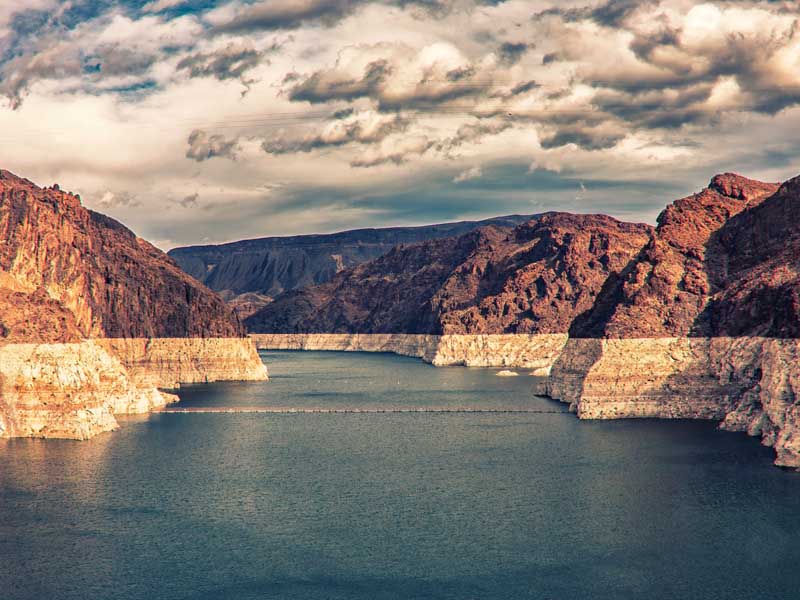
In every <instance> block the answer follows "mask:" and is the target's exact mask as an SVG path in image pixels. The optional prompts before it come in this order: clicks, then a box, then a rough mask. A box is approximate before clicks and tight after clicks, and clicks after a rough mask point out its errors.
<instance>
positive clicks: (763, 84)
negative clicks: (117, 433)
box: [0, 0, 800, 249]
mask: <svg viewBox="0 0 800 600" xmlns="http://www.w3.org/2000/svg"><path fill="white" fill-rule="evenodd" d="M799 104H800V4H799V3H797V2H794V1H792V2H789V1H787V2H781V1H772V2H770V1H762V2H749V1H733V0H729V1H718V2H708V3H701V2H693V1H689V0H663V1H659V0H638V1H634V0H599V1H598V0H594V1H592V0H574V1H573V0H560V1H556V2H548V1H543V0H542V1H539V0H506V1H503V0H2V2H0V140H1V142H0V143H1V144H2V145H0V149H1V150H0V168H4V169H8V170H10V171H13V172H15V173H17V174H18V175H22V176H24V177H27V178H29V179H31V180H33V181H34V182H36V183H38V184H40V185H51V184H52V183H58V184H59V185H60V186H61V187H62V188H63V189H67V190H70V191H73V192H75V193H79V194H80V195H81V198H82V200H83V203H84V204H85V205H86V206H88V207H89V208H92V209H95V210H98V211H100V212H104V213H106V214H109V215H111V216H113V217H115V218H117V219H119V220H120V221H122V222H123V223H125V224H126V225H128V226H129V227H131V228H132V229H133V230H134V231H136V232H137V233H138V234H139V235H141V236H142V237H144V238H146V239H149V240H150V241H152V242H153V243H155V244H156V245H158V246H159V247H161V248H163V249H169V248H172V247H175V246H181V245H187V244H206V243H217V242H225V241H232V240H237V239H242V238H252V237H261V236H267V235H290V234H299V233H312V232H323V233H324V232H332V231H339V230H343V229H351V228H357V227H376V226H394V225H415V224H425V223H433V222H442V221H452V220H461V219H476V218H484V217H489V216H494V215H500V214H511V213H521V214H532V213H539V212H543V211H548V210H564V211H570V212H581V213H587V212H590V213H598V212H600V213H607V214H610V215H612V216H614V217H617V218H619V219H624V220H633V221H645V222H651V223H653V222H655V219H656V216H657V214H658V212H659V211H660V210H661V209H662V208H663V206H664V205H665V204H666V203H668V202H669V201H670V200H673V199H675V198H679V197H682V196H685V195H687V194H689V193H691V192H693V191H697V190H699V189H701V188H702V187H704V186H705V185H706V184H707V183H708V181H709V179H710V178H711V176H713V175H714V174H715V173H718V172H726V171H733V172H738V173H741V174H743V175H746V176H749V177H753V178H757V179H763V180H769V181H779V180H785V179H788V178H789V177H792V176H795V175H797V174H799V173H800V160H799V159H800V137H798V135H797V132H799V131H800V106H798V105H799Z"/></svg>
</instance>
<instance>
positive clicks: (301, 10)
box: [206, 0, 365, 33]
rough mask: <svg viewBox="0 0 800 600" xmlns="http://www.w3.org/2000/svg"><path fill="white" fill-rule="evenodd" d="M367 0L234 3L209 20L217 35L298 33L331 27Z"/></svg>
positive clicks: (211, 14) (217, 11) (215, 12)
mask: <svg viewBox="0 0 800 600" xmlns="http://www.w3.org/2000/svg"><path fill="white" fill-rule="evenodd" d="M364 2H365V0H262V1H261V2H256V3H255V4H245V3H242V2H233V3H230V4H228V5H225V6H223V7H222V8H220V9H218V10H216V11H212V12H211V13H209V14H208V15H207V16H206V20H207V21H208V22H209V23H211V24H212V25H213V26H214V28H215V31H216V32H218V33H250V32H254V31H264V30H277V29H296V28H298V27H300V26H301V25H303V24H305V23H308V22H313V21H321V22H323V23H325V24H328V25H331V24H333V23H335V22H336V21H338V20H339V19H341V18H343V17H345V16H346V15H348V14H350V13H351V12H353V11H354V10H355V9H356V8H357V7H358V6H359V5H361V4H364Z"/></svg>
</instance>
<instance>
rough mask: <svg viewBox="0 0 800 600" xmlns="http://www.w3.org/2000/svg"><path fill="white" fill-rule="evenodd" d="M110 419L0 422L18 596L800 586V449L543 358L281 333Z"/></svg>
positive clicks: (700, 593)
mask: <svg viewBox="0 0 800 600" xmlns="http://www.w3.org/2000/svg"><path fill="white" fill-rule="evenodd" d="M261 356H262V358H263V360H264V361H265V362H266V363H267V364H268V366H269V370H270V376H271V381H269V382H244V383H212V384H195V385H187V386H184V387H183V388H182V389H181V391H180V393H179V395H180V398H181V401H180V402H179V403H178V404H174V405H170V406H169V407H167V409H165V410H164V411H162V412H157V413H151V414H148V415H138V416H122V417H120V418H119V421H120V425H121V428H120V429H119V430H118V431H116V432H114V433H105V434H101V435H99V436H97V437H95V438H93V439H91V440H88V441H83V442H76V441H67V440H41V439H0V597H2V598H4V600H18V599H19V600H21V599H41V598H58V599H60V600H72V599H76V600H77V599H81V600H83V599H85V598H115V599H122V600H134V599H145V598H146V599H151V600H152V599H156V598H157V599H159V600H163V599H167V600H169V599H175V600H178V599H208V600H212V599H213V600H217V599H221V600H227V599H237V600H239V599H251V598H252V599H256V598H258V599H263V598H275V599H281V600H285V599H287V600H291V599H298V600H300V599H302V600H323V599H324V600H331V599H333V600H338V599H348V600H350V599H359V600H361V599H364V600H381V599H398V600H400V599H403V600H405V599H416V598H437V599H448V600H450V599H452V600H469V599H475V600H477V599H481V600H495V599H496V600H507V599H566V598H570V599H582V598H586V599H589V598H591V599H593V600H605V599H608V600H612V599H613V600H617V599H620V598H648V599H656V600H658V599H664V600H667V599H673V598H702V599H705V600H715V599H720V600H721V599H737V600H740V599H746V598H771V599H783V598H786V599H787V600H788V599H789V598H794V597H796V596H794V594H795V593H796V591H797V590H798V589H800V570H798V569H797V565H798V564H800V544H798V543H797V540H798V539H800V473H795V472H790V471H787V470H781V469H778V468H775V467H774V466H772V461H773V458H774V457H773V451H772V450H771V449H770V448H765V447H763V446H761V445H760V444H759V441H758V439H756V438H751V437H748V436H746V435H744V434H737V433H728V432H723V431H719V430H717V429H716V428H715V425H714V424H713V423H710V422H699V421H685V420H679V421H656V420H619V421H579V420H578V419H577V418H576V417H575V416H574V415H572V414H570V413H568V412H567V410H566V406H565V405H563V404H560V403H558V402H555V401H552V400H548V399H546V398H542V397H537V396H533V395H532V393H531V390H532V388H533V381H532V378H531V377H530V376H528V375H527V374H526V371H524V370H521V371H520V376H519V377H497V376H496V375H495V373H496V370H492V369H473V368H465V367H444V368H435V367H432V366H430V365H428V364H425V363H423V362H422V361H420V360H417V359H414V358H407V357H401V356H395V355H390V354H365V353H341V352H288V351H287V352H277V351H271V352H262V353H261Z"/></svg>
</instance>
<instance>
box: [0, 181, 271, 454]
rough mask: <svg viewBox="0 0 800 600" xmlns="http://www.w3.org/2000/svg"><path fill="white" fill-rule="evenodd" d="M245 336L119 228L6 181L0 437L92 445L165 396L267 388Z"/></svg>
mask: <svg viewBox="0 0 800 600" xmlns="http://www.w3.org/2000/svg"><path fill="white" fill-rule="evenodd" d="M242 331H243V330H242V326H241V324H240V323H239V321H238V319H237V318H236V317H235V315H234V314H233V313H232V311H231V310H230V309H229V308H228V307H227V306H226V305H225V303H224V302H223V301H222V299H221V298H219V297H218V296H217V295H216V294H214V293H213V292H211V291H210V290H208V289H207V288H205V287H204V286H203V285H201V284H200V283H198V282H196V281H194V280H193V279H191V277H189V276H187V275H186V274H185V273H183V272H182V271H181V270H180V269H179V268H178V267H177V265H176V264H175V263H174V262H173V261H172V260H171V259H169V258H168V257H167V256H166V255H165V254H164V253H163V252H161V251H160V250H158V249H157V248H155V247H154V246H152V245H151V244H149V243H147V242H146V241H144V240H142V239H140V238H137V237H136V236H135V235H134V234H133V233H132V232H131V231H130V230H128V229H127V228H125V227H124V226H123V225H121V224H120V223H118V222H116V221H114V220H113V219H110V218H108V217H105V216H103V215H100V214H98V213H94V212H92V211H89V210H87V209H85V208H84V207H83V206H81V203H80V199H79V198H78V197H76V196H74V195H72V194H68V193H66V192H63V191H61V190H60V189H57V188H56V187H53V188H39V187H38V186H36V185H35V184H33V183H32V182H30V181H28V180H26V179H22V178H20V177H17V176H15V175H13V174H11V173H9V172H7V171H0V436H6V437H7V436H40V437H66V438H76V439H85V438H88V437H91V436H92V435H94V434H96V433H99V432H101V431H108V430H110V429H114V428H115V427H116V421H115V419H114V416H113V415H114V414H119V413H130V412H143V411H147V410H150V409H152V408H156V407H160V406H163V405H164V404H165V403H167V402H170V401H173V400H175V399H176V398H175V397H174V396H171V395H170V394H166V393H164V392H161V391H159V390H158V389H157V388H159V387H175V385H177V383H178V382H183V381H186V382H189V381H208V380H215V379H233V378H237V379H265V378H266V369H265V367H264V365H263V363H262V362H261V361H260V359H259V358H258V356H257V354H256V352H255V348H254V347H253V345H252V343H250V342H249V341H248V340H247V339H245V338H243V337H242ZM106 338H123V341H118V342H116V343H114V341H113V340H109V339H106Z"/></svg>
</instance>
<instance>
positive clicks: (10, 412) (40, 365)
mask: <svg viewBox="0 0 800 600" xmlns="http://www.w3.org/2000/svg"><path fill="white" fill-rule="evenodd" d="M174 400H176V398H175V397H174V396H171V395H170V394H164V393H162V392H160V391H158V390H157V389H155V388H154V387H150V386H140V385H137V384H135V383H133V382H132V381H131V379H130V378H129V377H128V373H127V371H126V370H125V368H124V367H123V366H122V364H121V363H120V362H119V360H117V359H116V358H115V357H113V356H112V355H111V354H109V353H108V352H106V351H105V350H104V349H103V348H101V347H100V346H98V345H97V344H95V343H94V342H93V341H88V340H87V341H82V342H74V343H66V344H63V343H62V344H3V345H0V437H57V438H72V439H88V438H90V437H92V436H94V435H96V434H98V433H102V432H104V431H111V430H113V429H116V428H117V421H116V419H115V418H114V414H120V413H141V412H147V411H148V410H151V409H153V408H158V407H161V406H164V405H165V404H167V403H169V402H172V401H174Z"/></svg>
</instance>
